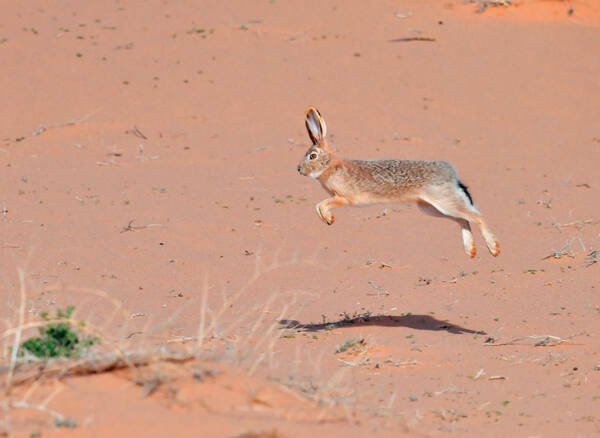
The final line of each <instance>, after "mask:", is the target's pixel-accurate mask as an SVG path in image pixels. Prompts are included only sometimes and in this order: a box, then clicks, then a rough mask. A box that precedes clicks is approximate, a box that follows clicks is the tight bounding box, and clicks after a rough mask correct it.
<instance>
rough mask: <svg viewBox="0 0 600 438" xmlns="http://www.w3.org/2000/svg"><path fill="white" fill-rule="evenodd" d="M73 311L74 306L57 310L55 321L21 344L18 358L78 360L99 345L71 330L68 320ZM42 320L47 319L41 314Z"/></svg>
mask: <svg viewBox="0 0 600 438" xmlns="http://www.w3.org/2000/svg"><path fill="white" fill-rule="evenodd" d="M74 310H75V307H74V306H69V307H67V309H66V310H65V311H64V312H63V311H62V310H60V309H58V310H57V312H56V318H55V320H54V321H49V322H48V323H47V324H46V325H45V326H44V327H40V328H39V333H40V335H39V336H35V337H31V338H29V339H27V340H26V341H25V342H23V344H22V345H21V348H20V350H19V356H24V355H25V354H27V353H29V354H31V355H33V356H35V357H37V358H40V359H51V358H58V357H65V358H78V357H80V356H81V354H82V353H83V352H85V351H86V350H87V349H88V348H89V347H91V346H92V345H94V344H96V343H99V342H100V339H99V338H97V337H91V336H85V335H83V334H82V333H81V332H80V331H79V330H75V329H73V327H72V326H71V323H70V318H71V315H72V314H73V311H74ZM42 318H44V319H49V318H48V314H47V313H43V314H42ZM80 325H81V326H82V327H83V326H84V325H85V323H84V322H81V323H80Z"/></svg>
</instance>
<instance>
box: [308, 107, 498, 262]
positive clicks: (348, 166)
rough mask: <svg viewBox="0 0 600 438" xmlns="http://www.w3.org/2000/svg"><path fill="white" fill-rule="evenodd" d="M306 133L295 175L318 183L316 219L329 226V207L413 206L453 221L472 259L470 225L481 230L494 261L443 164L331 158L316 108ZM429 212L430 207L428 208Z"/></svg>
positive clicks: (460, 188)
mask: <svg viewBox="0 0 600 438" xmlns="http://www.w3.org/2000/svg"><path fill="white" fill-rule="evenodd" d="M305 123H306V129H307V130H308V135H309V137H310V139H311V140H312V143H313V144H312V146H311V147H309V148H308V151H307V152H306V154H305V156H304V158H303V159H302V161H301V162H300V164H299V165H298V172H299V173H300V174H302V175H305V176H310V177H311V178H314V179H317V180H319V182H320V183H321V185H322V186H323V187H324V188H325V190H326V191H327V192H329V193H330V194H331V195H332V197H331V198H328V199H325V200H324V201H322V202H320V203H318V204H317V206H316V207H317V213H318V215H319V217H320V218H321V219H322V220H323V222H325V223H326V224H328V225H331V224H333V222H334V221H335V216H334V215H333V213H332V212H331V208H332V207H339V206H343V205H365V204H372V203H379V202H396V201H401V202H417V203H418V204H419V206H420V207H422V208H425V209H427V208H428V207H429V206H433V207H434V208H435V210H437V212H439V213H441V214H442V215H444V216H448V217H450V218H452V219H454V220H455V221H456V222H458V223H459V224H460V227H461V230H462V238H463V244H464V247H465V252H466V253H467V255H469V256H471V257H475V254H476V252H477V250H476V249H475V245H474V243H473V235H472V234H471V226H470V222H473V223H476V224H477V225H479V226H480V227H481V233H482V234H483V238H484V239H485V243H486V244H487V247H488V249H489V251H490V253H491V254H492V255H493V256H498V255H499V254H500V245H499V243H498V241H497V240H496V237H495V236H494V234H493V233H492V232H491V231H490V229H489V228H488V226H487V224H486V223H485V221H484V220H483V217H482V216H481V213H479V210H477V208H476V207H475V205H474V203H473V198H471V195H470V194H469V192H468V191H467V186H465V185H464V184H463V183H462V182H461V181H460V180H459V179H458V176H457V174H456V171H455V170H454V168H453V167H452V165H451V164H450V163H448V162H446V161H409V160H347V159H343V158H340V157H338V156H336V154H335V153H334V151H333V149H332V148H331V146H329V144H328V143H327V140H326V139H325V137H326V135H327V126H326V125H325V120H324V119H323V117H321V114H320V113H319V111H317V109H316V108H313V107H308V109H307V110H306V120H305ZM429 209H430V208H429Z"/></svg>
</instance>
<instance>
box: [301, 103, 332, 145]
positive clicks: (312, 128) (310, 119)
mask: <svg viewBox="0 0 600 438" xmlns="http://www.w3.org/2000/svg"><path fill="white" fill-rule="evenodd" d="M304 123H305V124H306V130H307V131H308V136H309V137H310V139H311V140H312V142H313V144H323V143H324V142H325V136H326V135H327V125H326V124H325V120H323V117H321V114H320V113H319V111H318V110H317V109H316V108H314V107H312V106H309V107H308V108H307V109H306V120H305V122H304Z"/></svg>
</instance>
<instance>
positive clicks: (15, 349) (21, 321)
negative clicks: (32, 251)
mask: <svg viewBox="0 0 600 438" xmlns="http://www.w3.org/2000/svg"><path fill="white" fill-rule="evenodd" d="M17 272H18V274H19V283H20V288H19V289H20V294H21V304H20V305H19V326H18V327H17V331H16V333H15V341H14V342H13V348H12V351H11V354H10V366H9V367H8V374H7V376H6V394H7V395H9V394H10V389H11V383H12V379H13V374H14V371H15V365H16V363H17V353H18V352H19V345H21V334H22V332H23V324H24V321H25V297H26V292H25V272H24V271H23V269H22V268H19V269H18V270H17Z"/></svg>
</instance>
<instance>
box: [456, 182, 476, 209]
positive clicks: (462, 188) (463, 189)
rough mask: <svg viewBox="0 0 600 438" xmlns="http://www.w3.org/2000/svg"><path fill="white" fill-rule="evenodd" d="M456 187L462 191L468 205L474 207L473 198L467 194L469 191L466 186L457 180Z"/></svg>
mask: <svg viewBox="0 0 600 438" xmlns="http://www.w3.org/2000/svg"><path fill="white" fill-rule="evenodd" d="M458 187H460V189H461V190H462V192H463V193H464V194H465V196H466V197H467V198H468V199H469V203H470V204H471V206H472V207H475V203H474V202H473V197H472V196H471V194H470V193H469V190H468V188H467V186H466V185H464V183H463V182H462V181H461V180H458Z"/></svg>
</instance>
